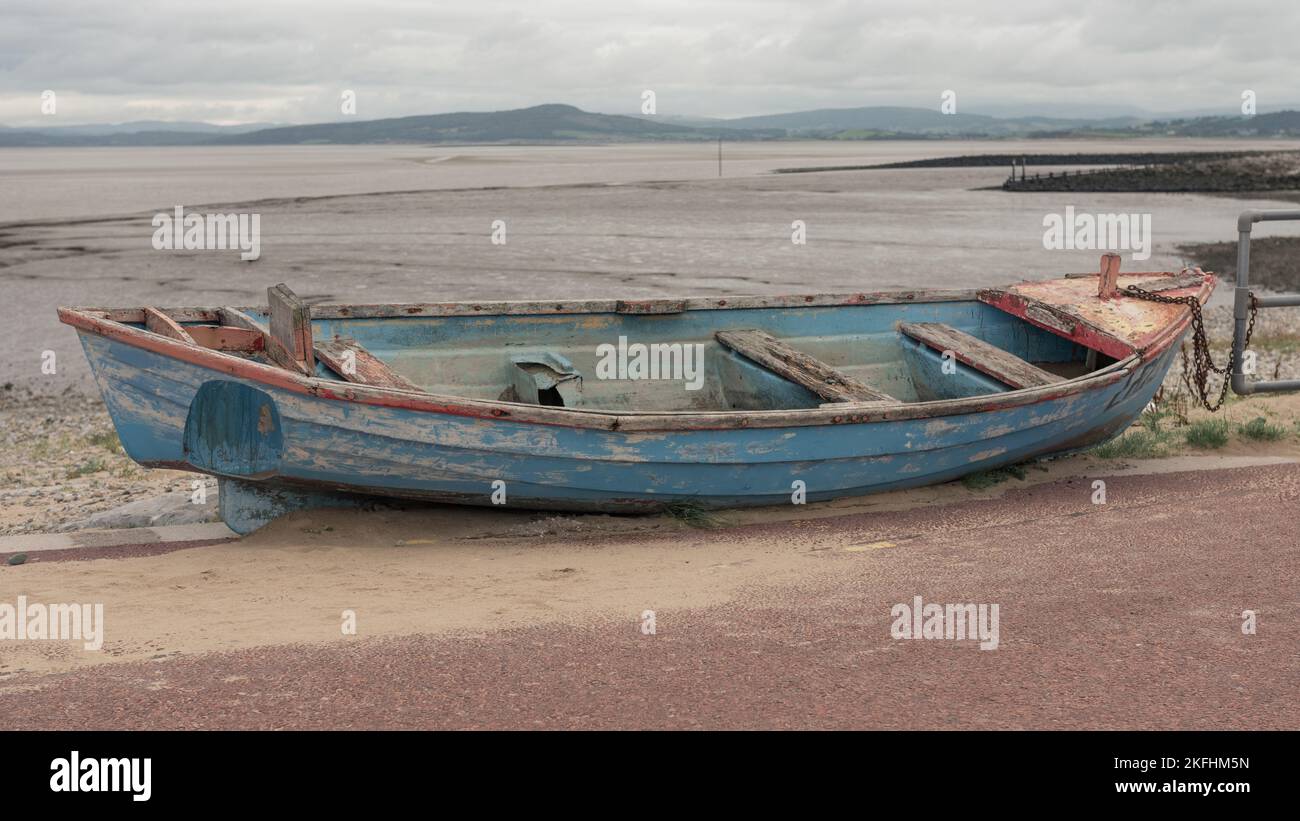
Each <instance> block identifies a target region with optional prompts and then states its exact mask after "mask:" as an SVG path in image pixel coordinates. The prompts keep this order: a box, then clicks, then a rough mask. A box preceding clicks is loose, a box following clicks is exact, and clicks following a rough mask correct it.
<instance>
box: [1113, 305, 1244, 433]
mask: <svg viewBox="0 0 1300 821" xmlns="http://www.w3.org/2000/svg"><path fill="white" fill-rule="evenodd" d="M1123 293H1124V294H1126V295H1128V296H1134V297H1137V298H1138V299H1145V300H1147V301H1149V302H1163V303H1165V304H1166V305H1186V306H1187V307H1188V308H1190V309H1191V311H1192V362H1193V363H1194V365H1195V367H1194V368H1188V367H1187V344H1186V343H1183V344H1182V345H1180V346H1179V348H1178V352H1179V354H1181V355H1182V358H1183V374H1182V377H1183V384H1184V385H1186V386H1187V390H1188V392H1189V393H1191V394H1192V395H1193V396H1196V397H1197V398H1199V399H1200V400H1201V405H1202V406H1203V407H1204V408H1205V409H1206V410H1208V411H1210V412H1211V413H1214V412H1215V411H1217V410H1218V409H1219V408H1221V407H1223V402H1224V400H1225V399H1227V397H1228V386H1229V384H1230V383H1231V381H1232V366H1233V364H1234V363H1233V355H1232V352H1231V351H1230V352H1229V353H1228V362H1227V364H1225V365H1224V366H1223V367H1219V366H1218V365H1215V364H1214V359H1213V357H1211V356H1210V340H1209V338H1208V337H1207V336H1206V334H1205V323H1204V321H1203V320H1202V319H1201V301H1200V300H1199V299H1197V298H1196V297H1195V296H1164V295H1163V294H1157V293H1154V292H1152V291H1147V290H1145V289H1142V288H1139V287H1137V286H1136V285H1129V286H1128V287H1127V288H1125V289H1124V291H1123ZM1258 314H1259V300H1257V299H1256V298H1255V294H1254V292H1253V291H1252V292H1251V294H1250V324H1249V325H1248V326H1247V327H1246V342H1245V344H1244V345H1242V346H1241V349H1242V350H1243V351H1244V350H1245V349H1246V348H1248V347H1250V337H1251V335H1252V334H1254V333H1255V317H1256V316H1258ZM1234 333H1235V331H1234ZM1211 372H1213V373H1217V374H1219V375H1220V376H1222V377H1223V384H1222V385H1220V386H1219V396H1218V398H1217V399H1216V400H1215V401H1214V402H1213V404H1211V402H1210V373H1211ZM1193 374H1194V375H1193Z"/></svg>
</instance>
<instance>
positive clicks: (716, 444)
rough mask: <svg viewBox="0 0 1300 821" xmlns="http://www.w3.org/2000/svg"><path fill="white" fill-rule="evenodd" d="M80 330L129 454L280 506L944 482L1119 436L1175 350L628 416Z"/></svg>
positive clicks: (254, 507) (743, 496)
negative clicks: (710, 413)
mask: <svg viewBox="0 0 1300 821" xmlns="http://www.w3.org/2000/svg"><path fill="white" fill-rule="evenodd" d="M81 340H82V344H83V347H84V349H85V352H86V356H87V358H88V359H89V361H90V363H91V366H92V368H93V370H94V372H95V376H96V379H97V380H98V384H99V387H100V390H101V392H102V393H103V396H104V400H105V403H106V404H107V406H108V409H109V412H110V414H111V415H112V417H113V421H114V424H115V425H116V427H117V430H118V434H119V437H120V439H121V441H122V445H123V447H124V448H125V450H126V452H127V454H128V455H130V456H131V457H132V458H133V459H135V460H136V461H138V462H140V463H142V464H144V465H149V466H160V467H171V468H181V469H190V470H198V471H201V472H204V473H210V474H213V475H216V476H219V477H222V478H224V479H227V480H235V481H236V482H238V485H231V486H232V487H238V488H240V489H241V492H239V493H238V495H239V496H240V497H241V498H244V497H247V498H252V497H255V496H257V495H258V494H255V493H246V492H243V491H246V490H248V486H254V485H262V486H263V487H265V488H266V490H267V491H268V492H270V493H271V494H272V495H275V494H277V493H278V494H279V495H280V498H281V502H280V503H277V506H272V507H274V508H275V509H276V510H279V511H280V512H283V511H284V510H287V509H292V508H293V507H311V506H320V505H318V504H316V503H317V502H320V503H322V504H325V503H330V502H337V501H338V498H339V497H337V496H333V495H331V494H337V493H346V494H350V495H349V496H348V497H347V498H349V499H351V498H353V497H354V496H356V495H363V496H392V497H398V498H408V499H422V500H430V501H450V502H457V503H468V504H480V505H487V504H491V502H492V500H491V495H492V491H493V482H495V481H497V480H500V481H503V482H505V488H506V494H507V497H506V498H507V503H508V506H510V507H525V508H537V509H545V510H574V511H592V510H597V511H602V510H603V511H645V510H648V509H654V508H656V507H659V506H661V505H664V504H667V503H674V502H691V503H694V504H698V505H702V506H706V507H739V506H748V505H767V504H788V503H789V502H790V500H791V494H792V492H793V483H794V482H795V481H796V480H799V481H802V482H803V483H804V485H805V487H806V493H807V499H808V500H809V501H819V500H827V499H833V498H838V497H844V496H856V495H862V494H867V493H874V492H880V491H886V490H893V489H898V488H906V487H915V486H919V485H926V484H934V483H938V482H945V481H950V480H952V479H956V478H959V477H961V476H963V475H966V474H968V473H971V472H974V471H978V470H987V469H991V468H996V467H1000V466H1005V465H1009V464H1014V463H1017V462H1021V461H1024V460H1026V459H1029V458H1033V457H1040V456H1045V455H1050V454H1055V453H1060V452H1064V451H1069V450H1075V449H1078V448H1081V447H1086V446H1088V445H1092V444H1096V443H1098V442H1101V441H1104V440H1106V439H1108V438H1111V437H1113V436H1115V435H1118V434H1119V433H1120V432H1122V431H1123V430H1124V429H1125V428H1126V427H1127V426H1128V425H1129V424H1131V422H1132V421H1133V420H1134V419H1136V418H1137V416H1138V414H1140V413H1141V411H1142V409H1143V408H1144V407H1145V406H1146V404H1147V403H1148V402H1149V401H1150V400H1151V398H1152V396H1153V395H1154V393H1155V391H1156V389H1157V388H1158V387H1159V385H1160V383H1161V380H1162V379H1163V377H1164V374H1165V372H1166V371H1167V370H1168V368H1169V366H1170V364H1171V362H1172V357H1173V356H1174V355H1175V354H1176V350H1177V345H1176V343H1175V344H1174V345H1171V346H1170V347H1169V349H1168V350H1166V351H1165V352H1164V353H1162V354H1161V355H1160V356H1158V357H1157V358H1155V359H1153V360H1151V361H1147V362H1139V363H1137V364H1136V365H1135V366H1134V370H1133V372H1132V373H1130V374H1129V375H1128V376H1127V377H1126V378H1124V379H1121V380H1118V381H1113V382H1111V383H1109V384H1101V385H1097V386H1095V387H1091V388H1088V389H1085V390H1081V391H1078V392H1075V393H1072V394H1069V395H1066V396H1062V397H1059V398H1055V399H1045V400H1043V401H1039V402H1036V403H1033V404H1028V405H1022V406H1018V407H1007V408H1000V409H996V410H988V411H980V412H972V413H965V414H960V415H948V416H942V417H937V418H921V419H898V420H887V421H872V422H863V423H851V422H845V423H840V424H826V425H803V426H789V427H764V428H753V429H726V430H716V429H714V430H673V431H663V432H631V431H617V430H603V429H593V428H571V427H562V426H555V425H539V424H533V423H528V422H519V421H513V420H508V419H489V418H478V417H467V416H458V415H453V414H443V413H431V412H428V411H423V410H412V409H407V408H399V407H385V406H381V405H375V404H363V403H352V402H343V401H338V400H334V399H324V398H320V397H317V396H313V395H310V394H304V393H298V392H293V391H289V390H284V389H282V388H278V387H275V386H271V385H267V384H263V383H259V382H254V381H251V380H246V379H241V378H236V377H232V376H229V375H228V374H224V373H221V372H218V371H215V370H212V369H209V368H205V367H202V366H199V365H194V364H190V363H187V362H183V361H178V360H176V359H174V358H171V357H168V356H164V355H162V354H159V353H157V352H154V351H150V350H146V349H143V348H139V347H134V346H131V345H127V344H124V343H122V342H120V341H117V340H113V339H110V338H107V337H104V336H100V335H97V334H93V333H85V332H82V333H81ZM214 383H218V384H219V385H226V386H225V387H211V386H212V385H213V384H214ZM205 386H207V387H205ZM236 386H241V387H236ZM196 399H200V400H202V401H199V402H198V403H197V404H196ZM209 402H211V403H215V404H212V405H209V404H208V403H209ZM212 408H226V409H232V408H239V409H242V410H239V411H238V412H235V411H230V412H232V413H234V414H235V417H236V418H235V422H237V423H238V424H241V425H243V426H244V427H243V428H242V429H239V430H237V431H234V432H232V433H230V435H229V436H227V437H225V438H224V439H222V441H219V442H218V441H213V440H212V439H211V438H210V437H209V438H208V439H205V438H204V437H205V436H206V435H207V434H206V433H205V430H206V428H205V429H202V430H200V429H196V425H195V422H194V418H195V414H200V415H202V414H204V413H208V414H211V413H212V412H213V411H212ZM205 409H206V410H205ZM187 424H188V430H189V432H188V433H187ZM232 443H233V444H232ZM235 495H236V494H235V492H234V491H232V492H231V496H232V502H231V503H230V513H229V517H230V518H228V521H233V522H234V524H237V525H238V526H237V527H235V529H236V530H237V531H238V532H247V531H248V530H250V529H253V528H255V527H256V526H258V524H260V523H262V522H263V521H265V519H266V518H267V515H269V512H270V508H268V509H267V510H265V511H263V510H261V508H260V507H259V505H258V504H257V503H255V502H253V501H248V502H246V507H247V510H246V511H245V514H246V515H245V514H241V513H239V512H238V511H237V510H236V507H237V504H236V502H235V501H233V499H234V496H235ZM284 500H289V501H288V502H285V501H284ZM294 500H296V501H294ZM263 514H266V515H263ZM277 515H278V514H277ZM234 524H232V526H234Z"/></svg>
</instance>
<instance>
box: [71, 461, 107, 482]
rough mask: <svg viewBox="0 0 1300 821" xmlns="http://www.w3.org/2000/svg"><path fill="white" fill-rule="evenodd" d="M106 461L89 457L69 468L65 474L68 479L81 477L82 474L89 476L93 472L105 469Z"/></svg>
mask: <svg viewBox="0 0 1300 821" xmlns="http://www.w3.org/2000/svg"><path fill="white" fill-rule="evenodd" d="M104 469H105V467H104V462H103V460H101V459H87V460H86V461H84V462H82V463H81V464H79V465H76V466H74V467H70V468H68V472H67V473H65V474H64V478H66V479H79V478H81V477H82V476H89V475H90V474H92V473H99V472H100V471H101V470H104Z"/></svg>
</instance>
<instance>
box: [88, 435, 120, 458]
mask: <svg viewBox="0 0 1300 821" xmlns="http://www.w3.org/2000/svg"><path fill="white" fill-rule="evenodd" d="M86 442H88V443H89V444H91V445H94V446H95V447H97V448H103V449H104V450H106V451H108V452H109V453H120V452H121V451H122V441H121V440H120V439H118V438H117V431H115V430H107V431H103V432H102V433H92V434H90V435H89V436H87V437H86Z"/></svg>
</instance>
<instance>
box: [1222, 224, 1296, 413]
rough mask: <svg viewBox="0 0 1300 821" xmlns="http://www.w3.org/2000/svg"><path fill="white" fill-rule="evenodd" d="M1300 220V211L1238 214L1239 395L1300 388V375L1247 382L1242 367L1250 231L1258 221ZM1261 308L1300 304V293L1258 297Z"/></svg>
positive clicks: (1235, 380) (1235, 332)
mask: <svg viewBox="0 0 1300 821" xmlns="http://www.w3.org/2000/svg"><path fill="white" fill-rule="evenodd" d="M1290 220H1300V211H1243V212H1242V214H1241V216H1239V217H1237V287H1236V289H1235V290H1234V292H1233V300H1232V392H1233V393H1235V394H1237V395H1239V396H1249V395H1250V394H1252V393H1268V392H1271V391H1294V390H1300V379H1279V380H1276V381H1273V382H1247V381H1246V373H1245V371H1244V370H1242V360H1243V359H1244V358H1245V352H1246V328H1247V324H1248V322H1249V320H1250V311H1251V302H1252V299H1251V296H1250V232H1251V229H1252V228H1254V226H1255V223H1257V222H1281V221H1290ZM1254 304H1255V306H1256V307H1259V308H1281V307H1284V306H1292V305H1300V294H1279V295H1277V296H1261V297H1255V298H1254Z"/></svg>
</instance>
